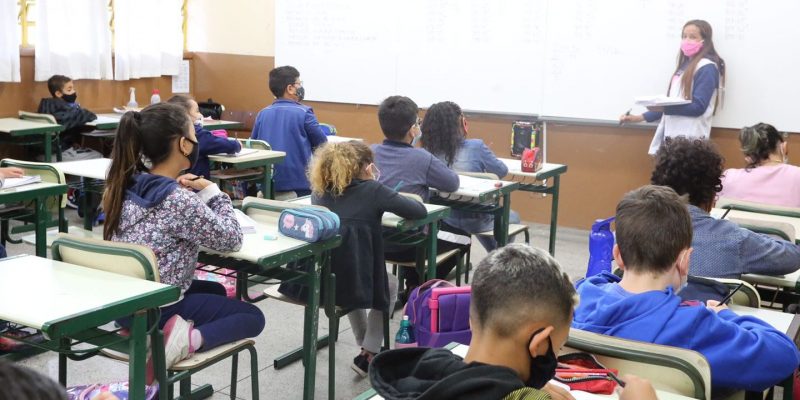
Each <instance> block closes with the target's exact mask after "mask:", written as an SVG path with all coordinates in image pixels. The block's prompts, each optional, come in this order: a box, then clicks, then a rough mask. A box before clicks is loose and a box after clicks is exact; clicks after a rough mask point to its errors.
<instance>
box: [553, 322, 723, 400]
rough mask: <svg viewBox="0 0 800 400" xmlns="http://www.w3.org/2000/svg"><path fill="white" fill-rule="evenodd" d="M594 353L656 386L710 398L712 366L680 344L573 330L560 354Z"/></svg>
mask: <svg viewBox="0 0 800 400" xmlns="http://www.w3.org/2000/svg"><path fill="white" fill-rule="evenodd" d="M576 351H582V352H587V353H591V354H593V355H594V356H595V357H597V359H598V361H600V363H602V364H603V365H605V366H606V367H608V368H614V369H617V370H619V372H620V374H625V373H631V374H634V375H636V376H639V377H641V378H645V379H648V380H650V382H652V383H653V386H655V388H656V389H659V390H663V391H666V392H671V393H678V394H681V395H684V396H688V397H691V398H695V399H701V400H702V399H705V400H708V399H711V366H710V365H709V364H708V361H707V360H706V358H705V357H703V355H702V354H700V353H698V352H696V351H693V350H686V349H682V348H677V347H671V346H663V345H658V344H652V343H645V342H640V341H636V340H628V339H621V338H616V337H613V336H607V335H601V334H597V333H591V332H587V331H583V330H580V329H574V328H573V329H571V330H570V333H569V338H568V339H567V343H566V344H565V345H564V348H563V349H562V351H561V354H569V353H574V352H576Z"/></svg>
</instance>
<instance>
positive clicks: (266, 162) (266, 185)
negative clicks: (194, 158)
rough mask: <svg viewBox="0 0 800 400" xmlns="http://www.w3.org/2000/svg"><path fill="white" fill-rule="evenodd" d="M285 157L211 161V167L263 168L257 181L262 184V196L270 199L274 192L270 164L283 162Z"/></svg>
mask: <svg viewBox="0 0 800 400" xmlns="http://www.w3.org/2000/svg"><path fill="white" fill-rule="evenodd" d="M284 159H286V157H285V156H284V157H270V158H265V159H261V160H253V161H248V162H239V163H235V164H234V163H226V162H224V161H211V168H212V169H213V168H214V166H215V165H220V166H229V167H231V168H237V169H239V168H241V169H246V168H263V169H264V172H263V173H262V174H261V177H260V178H261V179H260V181H259V182H258V183H260V184H261V185H262V189H261V193H263V194H264V198H268V199H272V198H273V197H274V192H273V190H272V166H273V165H275V164H278V163H281V162H283V160H284Z"/></svg>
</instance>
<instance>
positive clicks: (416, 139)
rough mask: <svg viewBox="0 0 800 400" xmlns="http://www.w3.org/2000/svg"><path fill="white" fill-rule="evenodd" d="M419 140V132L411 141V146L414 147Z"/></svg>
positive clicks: (420, 134)
mask: <svg viewBox="0 0 800 400" xmlns="http://www.w3.org/2000/svg"><path fill="white" fill-rule="evenodd" d="M420 139H422V132H420V133H419V135H417V136H414V139H411V146H413V147H416V146H417V143H419V140H420Z"/></svg>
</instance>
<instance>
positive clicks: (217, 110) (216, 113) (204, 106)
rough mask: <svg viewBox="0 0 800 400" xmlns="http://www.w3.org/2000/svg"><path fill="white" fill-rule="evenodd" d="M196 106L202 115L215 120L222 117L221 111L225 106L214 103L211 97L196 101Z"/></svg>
mask: <svg viewBox="0 0 800 400" xmlns="http://www.w3.org/2000/svg"><path fill="white" fill-rule="evenodd" d="M197 108H198V109H199V111H200V114H203V116H204V117H207V118H211V119H217V120H218V119H221V118H222V112H223V111H225V106H223V105H222V104H219V103H215V102H214V100H212V99H211V98H209V99H208V101H201V102H198V103H197Z"/></svg>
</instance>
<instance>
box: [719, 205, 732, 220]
mask: <svg viewBox="0 0 800 400" xmlns="http://www.w3.org/2000/svg"><path fill="white" fill-rule="evenodd" d="M731 210H733V209H732V208H729V209H727V210H725V212H724V213H722V216H721V217H719V219H725V217H726V216H728V213H729V212H731Z"/></svg>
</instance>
